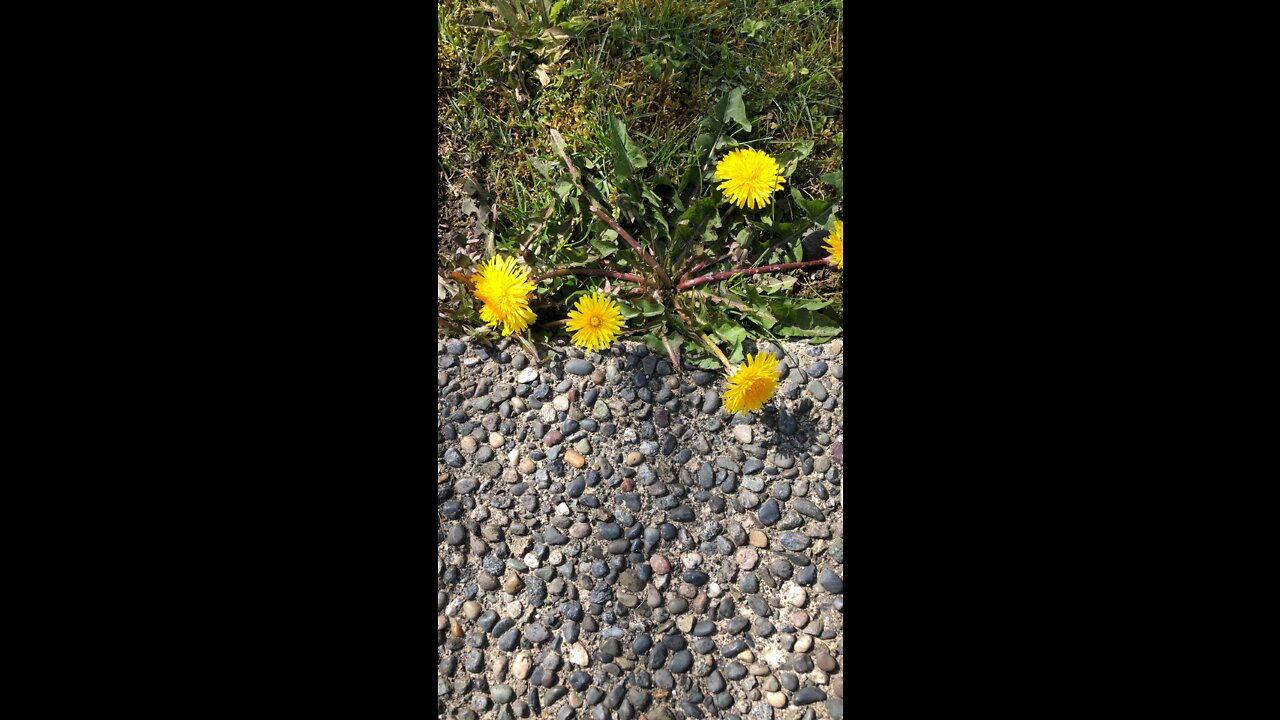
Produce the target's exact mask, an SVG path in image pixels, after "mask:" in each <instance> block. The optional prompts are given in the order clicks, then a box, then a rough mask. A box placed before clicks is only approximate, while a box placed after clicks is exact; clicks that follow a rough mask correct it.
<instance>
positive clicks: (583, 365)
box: [564, 358, 595, 375]
mask: <svg viewBox="0 0 1280 720" xmlns="http://www.w3.org/2000/svg"><path fill="white" fill-rule="evenodd" d="M593 369H595V368H594V366H593V365H592V364H591V363H589V362H587V361H586V360H580V359H578V358H573V359H571V360H569V361H568V362H566V363H565V364H564V371H565V372H567V373H570V374H573V375H590V374H591V371H592V370H593Z"/></svg>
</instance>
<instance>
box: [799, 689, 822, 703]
mask: <svg viewBox="0 0 1280 720" xmlns="http://www.w3.org/2000/svg"><path fill="white" fill-rule="evenodd" d="M826 699H827V694H826V693H824V692H822V690H819V689H818V688H816V687H805V688H800V692H797V693H796V704H797V705H809V704H810V703H816V702H818V701H819V700H826Z"/></svg>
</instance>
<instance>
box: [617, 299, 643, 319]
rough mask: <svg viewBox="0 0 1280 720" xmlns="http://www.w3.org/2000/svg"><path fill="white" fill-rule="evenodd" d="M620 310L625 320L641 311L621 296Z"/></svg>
mask: <svg viewBox="0 0 1280 720" xmlns="http://www.w3.org/2000/svg"><path fill="white" fill-rule="evenodd" d="M618 312H619V313H620V314H621V315H622V319H623V320H630V319H631V318H633V317H635V316H637V315H639V314H640V311H639V310H638V309H636V306H635V305H632V304H631V302H630V301H628V300H623V299H621V298H618Z"/></svg>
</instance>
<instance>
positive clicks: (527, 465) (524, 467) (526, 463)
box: [520, 458, 538, 475]
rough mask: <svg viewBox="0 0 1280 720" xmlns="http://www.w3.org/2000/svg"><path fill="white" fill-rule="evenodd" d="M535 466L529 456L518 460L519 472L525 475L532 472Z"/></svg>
mask: <svg viewBox="0 0 1280 720" xmlns="http://www.w3.org/2000/svg"><path fill="white" fill-rule="evenodd" d="M537 468H538V466H537V465H534V464H533V461H532V460H530V459H529V458H525V459H523V460H521V461H520V472H522V473H524V474H525V475H528V474H529V473H531V472H533V471H534V470H536V469H537Z"/></svg>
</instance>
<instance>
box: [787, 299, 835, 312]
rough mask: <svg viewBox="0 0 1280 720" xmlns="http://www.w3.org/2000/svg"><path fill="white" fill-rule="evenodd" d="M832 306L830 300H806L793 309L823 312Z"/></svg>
mask: <svg viewBox="0 0 1280 720" xmlns="http://www.w3.org/2000/svg"><path fill="white" fill-rule="evenodd" d="M830 305H831V301H830V300H804V301H802V302H799V303H796V304H795V305H793V306H792V307H793V308H795V309H796V310H821V309H822V308H825V307H828V306H830Z"/></svg>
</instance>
